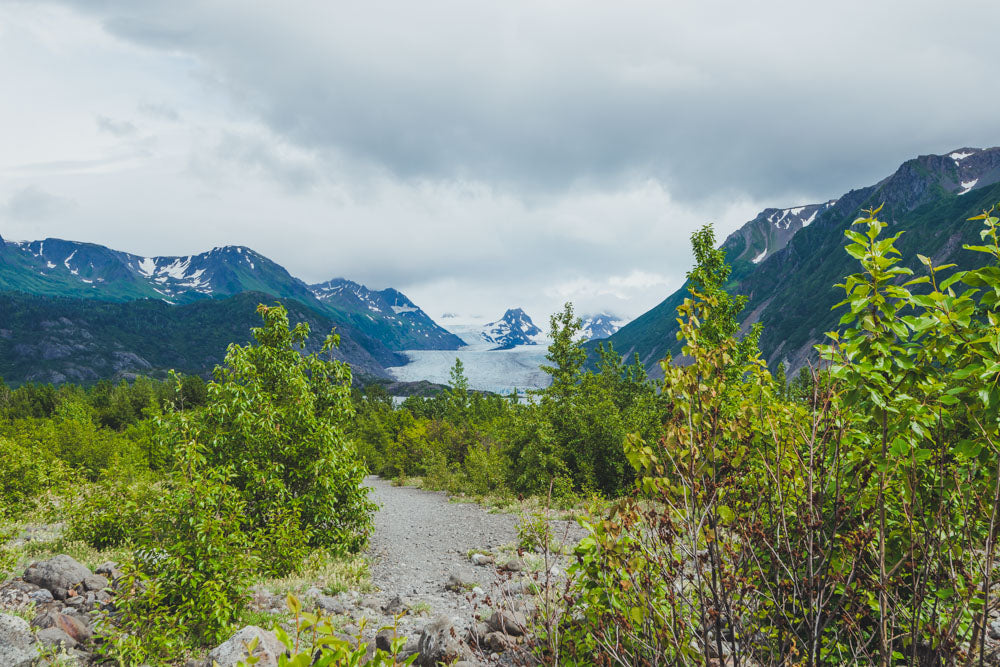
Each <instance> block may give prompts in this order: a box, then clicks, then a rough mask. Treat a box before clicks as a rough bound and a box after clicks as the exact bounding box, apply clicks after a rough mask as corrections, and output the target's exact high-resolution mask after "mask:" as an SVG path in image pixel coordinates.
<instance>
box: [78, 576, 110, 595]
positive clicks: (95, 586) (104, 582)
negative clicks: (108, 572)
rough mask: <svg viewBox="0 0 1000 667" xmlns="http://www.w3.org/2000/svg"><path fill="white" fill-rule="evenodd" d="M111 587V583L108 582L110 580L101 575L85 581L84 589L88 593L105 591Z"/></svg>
mask: <svg viewBox="0 0 1000 667" xmlns="http://www.w3.org/2000/svg"><path fill="white" fill-rule="evenodd" d="M110 585H111V582H109V581H108V578H107V577H103V576H101V575H99V574H92V575H90V576H88V577H85V578H84V579H83V587H84V588H86V589H87V590H88V591H103V590H104V589H105V588H107V587H108V586H110Z"/></svg>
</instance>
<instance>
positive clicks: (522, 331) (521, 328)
mask: <svg viewBox="0 0 1000 667" xmlns="http://www.w3.org/2000/svg"><path fill="white" fill-rule="evenodd" d="M479 335H480V337H482V339H483V340H484V341H486V342H487V343H491V344H493V345H496V348H495V349H497V350H509V349H511V348H512V347H515V346H517V345H537V344H538V343H539V341H541V340H543V339H544V334H543V333H542V330H541V329H539V328H538V327H537V326H535V323H534V322H532V321H531V318H530V317H528V314H527V313H525V312H524V310H522V309H520V308H510V309H508V310H507V312H505V313H504V314H503V317H501V318H500V319H499V320H497V321H496V322H490V323H488V324H485V325H483V328H482V330H481V331H480V334H479Z"/></svg>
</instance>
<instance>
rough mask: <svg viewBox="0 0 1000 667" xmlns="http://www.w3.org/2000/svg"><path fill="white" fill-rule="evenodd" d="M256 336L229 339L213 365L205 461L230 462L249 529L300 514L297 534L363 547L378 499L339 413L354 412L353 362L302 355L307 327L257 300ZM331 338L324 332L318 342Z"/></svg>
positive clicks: (330, 342)
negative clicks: (250, 341)
mask: <svg viewBox="0 0 1000 667" xmlns="http://www.w3.org/2000/svg"><path fill="white" fill-rule="evenodd" d="M258 312H259V313H260V315H261V317H262V319H263V323H264V325H263V327H261V328H257V329H254V330H253V335H254V338H255V339H256V341H257V344H256V345H250V346H247V347H242V346H239V345H230V347H229V351H228V352H227V354H226V358H225V364H224V366H221V367H218V368H216V371H215V382H213V383H211V384H210V385H209V387H208V403H207V405H206V406H205V409H204V412H203V413H202V414H201V415H200V417H199V419H198V420H197V422H196V425H197V433H196V434H195V436H194V437H195V438H196V439H197V440H199V441H200V442H203V443H205V444H206V448H205V452H204V456H205V460H206V463H207V464H208V465H209V466H216V467H224V468H228V469H229V470H230V475H229V477H228V478H227V479H228V481H227V484H229V485H232V486H233V487H235V488H236V489H238V490H239V493H240V494H241V498H242V501H243V502H244V503H245V505H246V514H245V522H246V524H247V530H248V532H249V533H251V534H256V533H259V532H260V531H264V532H263V533H260V534H266V533H267V532H272V533H273V532H274V530H276V529H275V528H268V524H269V522H271V521H284V520H287V519H288V518H289V517H290V516H292V514H289V512H288V508H294V509H293V513H294V516H296V517H298V521H299V524H300V527H299V528H298V529H297V530H298V533H299V535H302V536H308V539H309V543H310V544H311V545H313V546H323V547H327V548H329V549H331V550H334V551H336V552H339V553H345V552H349V551H356V550H358V549H360V548H362V547H363V546H364V545H365V543H366V540H367V535H368V532H369V530H370V528H371V513H372V511H373V509H374V505H373V504H372V503H371V502H370V501H369V500H368V498H367V492H368V490H367V489H366V488H365V487H364V486H363V485H362V481H363V479H364V476H365V474H366V470H365V467H364V465H363V464H362V463H361V462H359V460H358V456H357V453H356V451H355V449H354V446H353V444H352V443H351V441H350V440H349V439H348V438H347V437H346V435H345V432H344V429H345V423H346V422H347V420H348V419H350V417H351V415H352V414H353V408H352V405H351V401H350V384H351V371H350V367H349V366H348V365H347V364H345V363H343V362H339V361H334V360H329V361H325V360H322V359H320V358H319V357H318V356H316V355H312V354H311V355H303V354H301V353H300V351H299V349H297V348H302V347H304V345H305V341H306V338H307V337H308V334H309V327H308V325H306V324H305V323H299V324H297V325H296V326H295V327H294V328H293V329H291V330H289V327H288V313H287V311H286V310H285V309H284V308H283V307H281V306H275V307H267V306H263V305H261V306H259V307H258ZM336 344H337V338H336V336H333V335H331V336H329V337H327V340H326V343H325V344H324V347H323V351H324V352H327V351H330V350H331V349H332V347H333V346H334V345H336Z"/></svg>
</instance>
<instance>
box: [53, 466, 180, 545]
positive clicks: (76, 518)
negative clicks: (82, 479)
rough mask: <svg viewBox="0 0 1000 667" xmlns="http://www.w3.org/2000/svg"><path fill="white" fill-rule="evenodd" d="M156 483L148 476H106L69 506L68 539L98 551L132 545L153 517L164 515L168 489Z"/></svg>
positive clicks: (67, 506) (66, 513) (66, 512)
mask: <svg viewBox="0 0 1000 667" xmlns="http://www.w3.org/2000/svg"><path fill="white" fill-rule="evenodd" d="M157 481H158V479H157V478H155V477H153V476H152V475H148V474H144V475H138V476H133V475H127V474H114V473H111V474H107V475H105V476H104V477H102V478H101V479H100V480H99V481H98V482H97V483H95V484H92V485H90V486H89V487H87V488H86V493H82V494H79V495H78V496H77V497H76V498H74V499H72V500H70V501H69V502H68V503H67V505H66V508H65V516H66V520H67V523H68V525H67V537H68V538H69V539H71V540H79V541H82V542H85V543H87V544H89V545H90V546H92V547H94V548H96V549H108V548H111V547H118V546H123V545H125V544H129V543H131V542H132V541H133V539H135V537H136V536H137V535H140V534H141V532H142V530H143V528H144V527H145V526H146V525H147V524H148V523H149V521H150V520H151V517H152V515H153V514H154V513H156V512H159V511H162V510H161V507H160V505H161V501H162V498H163V495H164V493H166V492H167V489H166V488H165V487H164V486H163V485H160V484H158V483H157Z"/></svg>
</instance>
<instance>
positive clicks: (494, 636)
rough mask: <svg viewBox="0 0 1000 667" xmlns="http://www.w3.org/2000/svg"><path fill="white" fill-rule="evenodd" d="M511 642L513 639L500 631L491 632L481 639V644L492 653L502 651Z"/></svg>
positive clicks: (510, 644)
mask: <svg viewBox="0 0 1000 667" xmlns="http://www.w3.org/2000/svg"><path fill="white" fill-rule="evenodd" d="M513 644H514V640H512V639H511V638H510V637H508V636H507V635H505V634H504V633H502V632H491V633H489V634H488V635H486V637H485V638H484V639H483V646H485V647H486V648H488V649H489V650H491V651H493V652H494V653H503V652H504V651H506V650H507V649H509V648H510V647H511V646H513Z"/></svg>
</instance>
